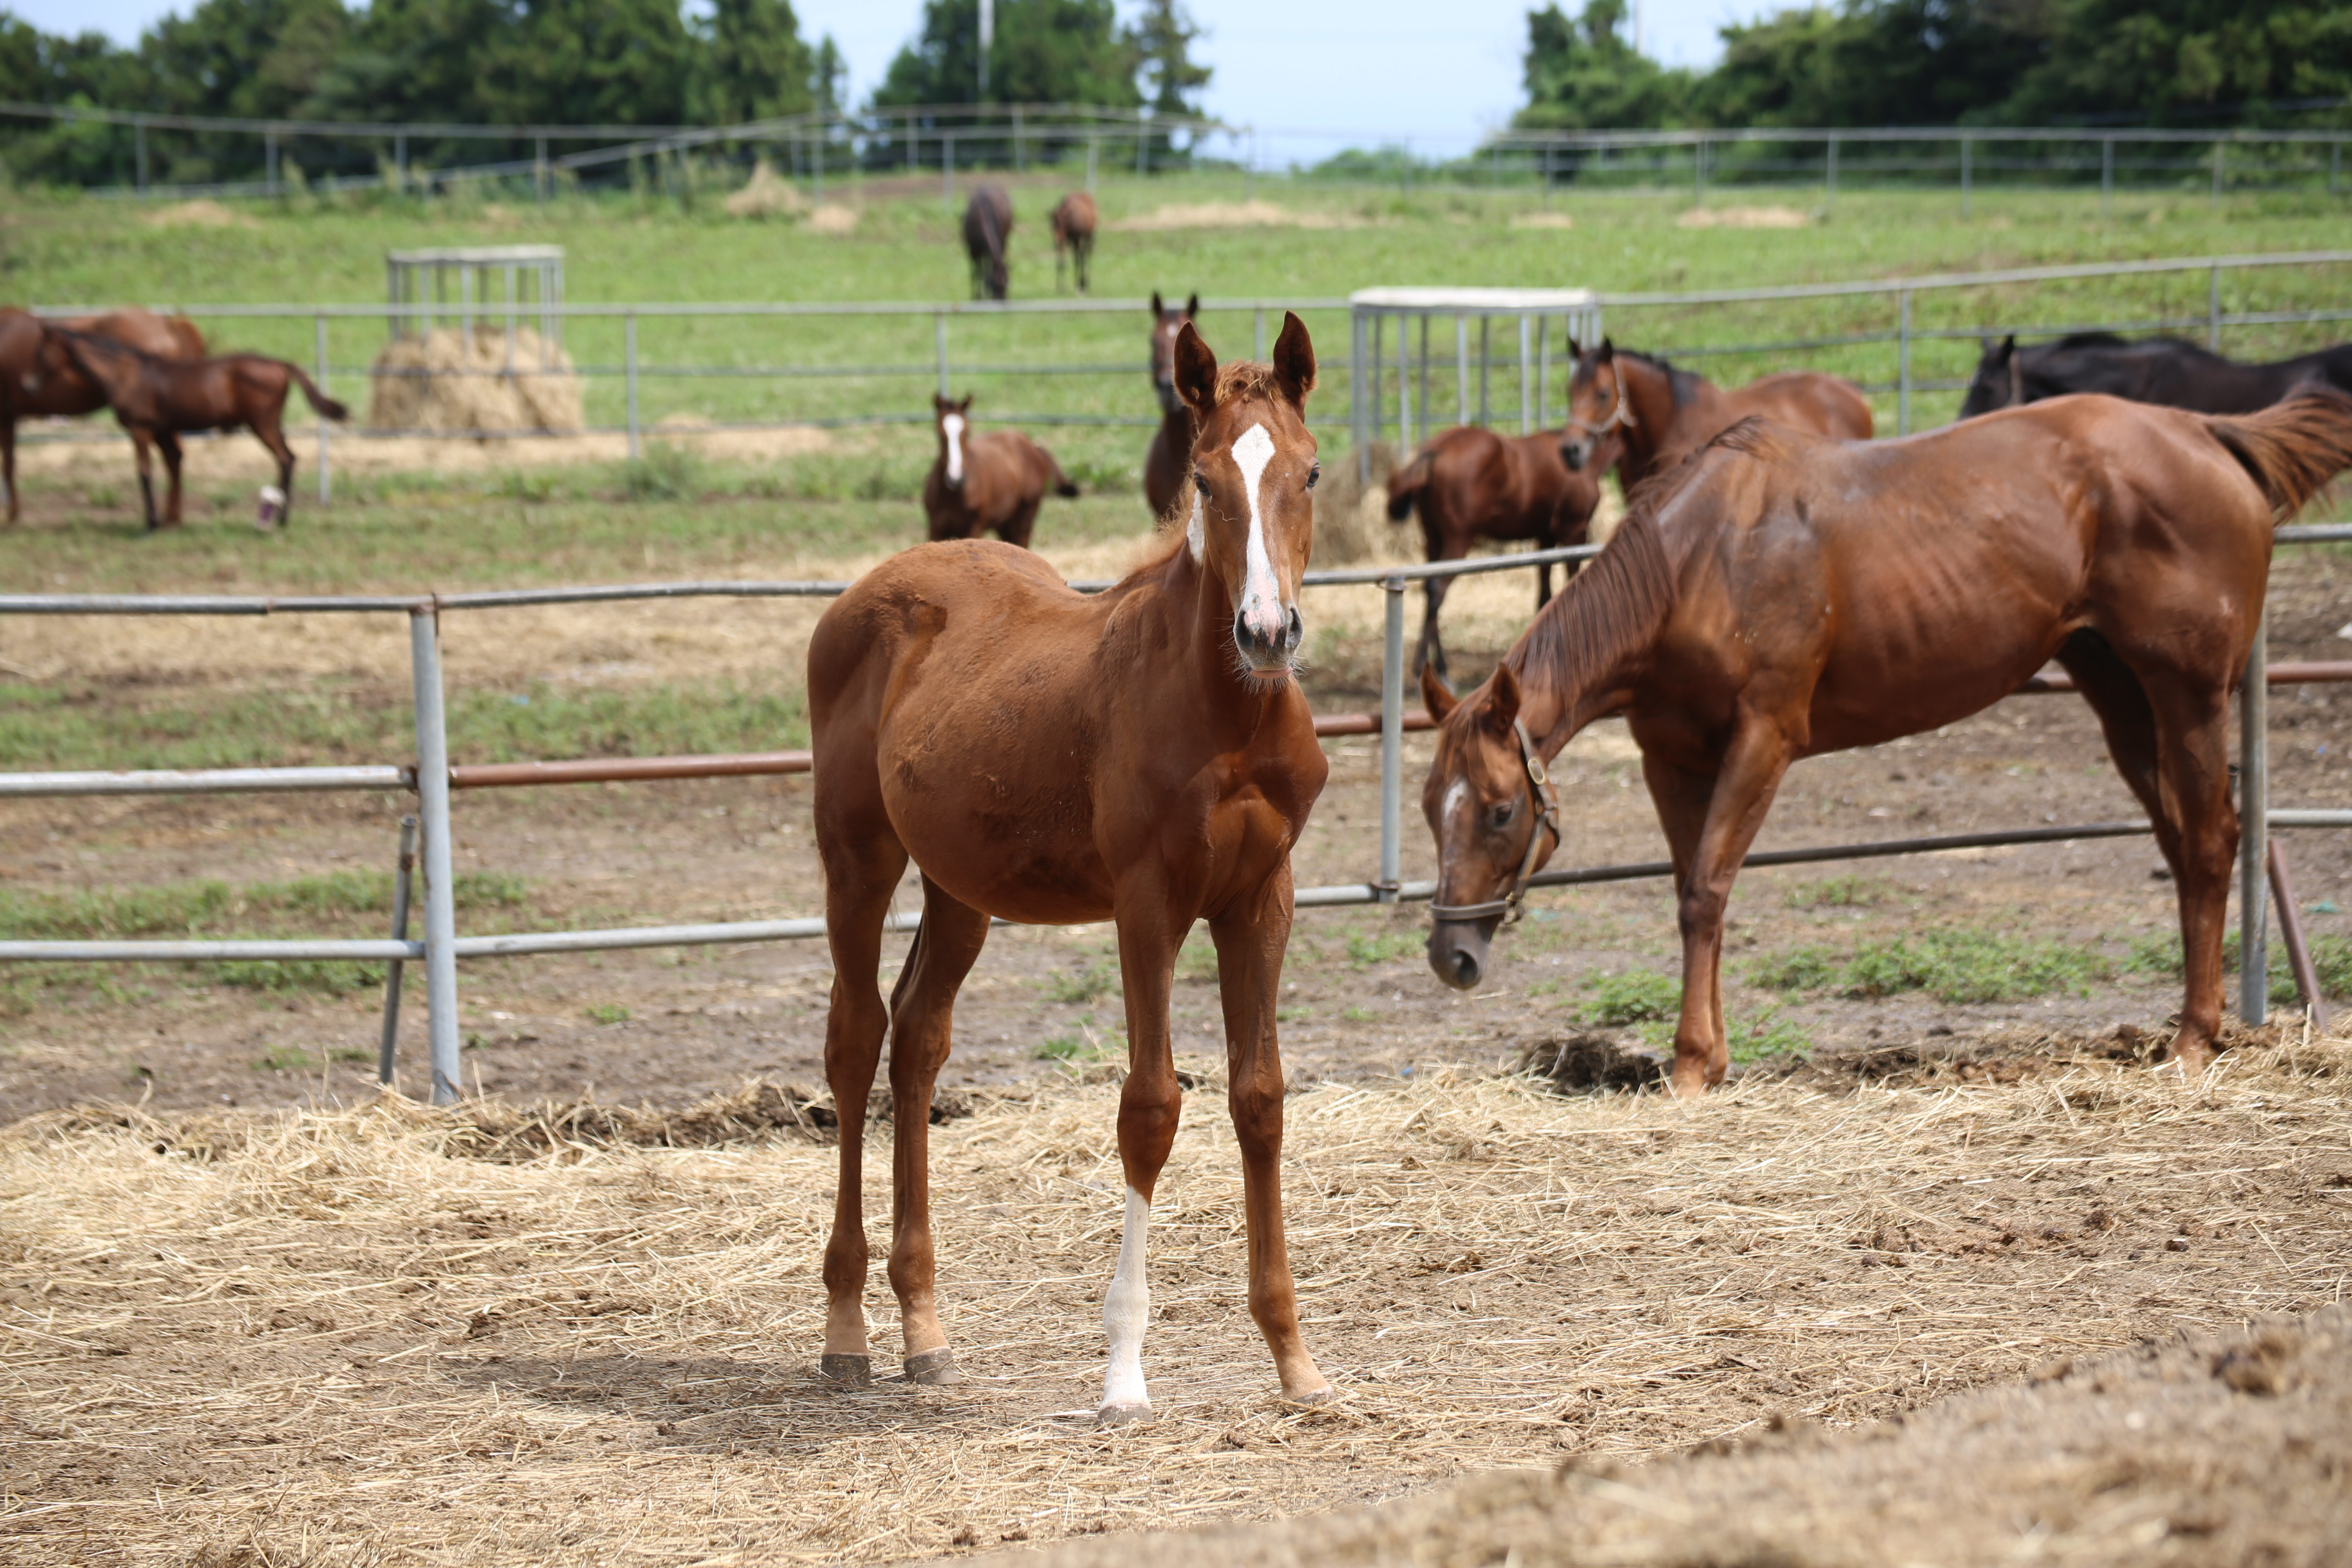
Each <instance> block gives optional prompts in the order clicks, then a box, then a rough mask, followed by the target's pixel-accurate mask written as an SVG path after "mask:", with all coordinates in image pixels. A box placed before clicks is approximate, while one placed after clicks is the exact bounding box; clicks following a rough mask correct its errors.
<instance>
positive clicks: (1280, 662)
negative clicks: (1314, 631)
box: [1234, 605, 1307, 675]
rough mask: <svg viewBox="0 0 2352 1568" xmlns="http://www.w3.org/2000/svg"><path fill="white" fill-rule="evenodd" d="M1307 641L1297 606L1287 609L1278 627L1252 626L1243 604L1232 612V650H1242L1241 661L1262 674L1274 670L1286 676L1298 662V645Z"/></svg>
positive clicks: (1304, 624)
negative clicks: (1234, 648) (1233, 648)
mask: <svg viewBox="0 0 2352 1568" xmlns="http://www.w3.org/2000/svg"><path fill="white" fill-rule="evenodd" d="M1306 640H1307V623H1306V622H1304V621H1302V620H1300V619H1299V618H1298V606H1297V605H1289V606H1287V607H1286V609H1285V610H1284V612H1283V616H1282V619H1281V621H1280V623H1279V624H1278V625H1277V626H1272V627H1267V626H1253V625H1252V624H1251V621H1250V613H1249V609H1248V607H1247V606H1246V605H1244V607H1243V608H1241V609H1239V610H1236V611H1234V647H1236V648H1238V649H1240V650H1241V656H1242V661H1243V662H1244V664H1247V665H1248V666H1249V667H1250V668H1252V669H1254V670H1256V671H1258V672H1260V673H1261V674H1266V675H1271V674H1274V673H1275V672H1276V671H1282V672H1284V673H1287V672H1288V671H1289V669H1290V667H1291V666H1292V665H1293V664H1295V663H1296V662H1297V658H1298V645H1299V644H1300V643H1302V642H1304V641H1306Z"/></svg>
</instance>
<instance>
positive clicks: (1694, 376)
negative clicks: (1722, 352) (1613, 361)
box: [1616, 349, 1705, 408]
mask: <svg viewBox="0 0 2352 1568" xmlns="http://www.w3.org/2000/svg"><path fill="white" fill-rule="evenodd" d="M1616 353H1617V357H1618V358H1619V359H1631V360H1639V361H1641V362H1642V363H1643V364H1645V365H1648V366H1649V367H1650V368H1651V369H1652V370H1654V371H1656V372H1657V373H1658V374H1660V375H1663V376H1664V377H1665V378H1666V390H1667V391H1668V392H1669V393H1670V394H1672V395H1673V396H1674V400H1675V407H1677V408H1688V407H1689V406H1690V405H1692V404H1694V403H1696V402H1697V401H1698V388H1699V383H1700V382H1701V381H1702V380H1704V379H1705V378H1704V377H1702V376H1701V375H1700V374H1698V373H1697V372H1696V371H1694V370H1685V369H1683V368H1682V367H1681V366H1680V365H1678V364H1676V363H1674V361H1672V360H1670V359H1668V358H1666V357H1665V356H1664V354H1653V353H1643V352H1642V351H1641V350H1640V349H1619V350H1617V351H1616Z"/></svg>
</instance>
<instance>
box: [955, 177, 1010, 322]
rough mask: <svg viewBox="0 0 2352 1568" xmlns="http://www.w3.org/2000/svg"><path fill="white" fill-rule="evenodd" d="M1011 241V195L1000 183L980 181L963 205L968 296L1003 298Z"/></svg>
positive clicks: (1007, 278)
mask: <svg viewBox="0 0 2352 1568" xmlns="http://www.w3.org/2000/svg"><path fill="white" fill-rule="evenodd" d="M1012 241H1013V198H1012V197H1011V196H1008V195H1005V194H1004V187H1003V185H982V186H980V187H979V188H978V189H976V190H974V191H973V192H972V193H971V200H970V201H968V202H966V203H964V205H963V248H964V254H965V255H966V256H969V257H970V258H971V297H972V298H973V299H975V300H982V299H986V300H1002V299H1003V298H1004V296H1005V291H1006V290H1007V289H1010V288H1011V287H1012V286H1013V269H1012V267H1011V265H1010V264H1009V263H1008V262H1007V261H1006V260H1005V247H1007V246H1009V245H1010V244H1011V243H1012Z"/></svg>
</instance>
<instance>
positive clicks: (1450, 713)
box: [1422, 391, 2352, 1095]
mask: <svg viewBox="0 0 2352 1568" xmlns="http://www.w3.org/2000/svg"><path fill="white" fill-rule="evenodd" d="M2347 464H2352V399H2347V397H2345V396H2344V395H2342V394H2339V393H2336V392H2333V391H2328V392H2318V393H2313V394H2310V395H2305V396H2301V397H2297V398H2294V399H2292V400H2289V401H2287V402H2284V403H2282V404H2280V405H2277V406H2276V407H2274V408H2271V409H2268V410H2265V411H2264V412H2263V413H2259V414H2251V415H2243V416H2220V415H2198V414H2189V413H2183V412H2180V411H2178V410H2173V409H2167V408H2157V407H2152V406H2149V405H2144V404H2135V403H2126V402H2124V401H2122V400H2120V399H2117V398H2112V397H2101V396H2085V397H2063V398H2058V399H2054V400H2053V401H2050V402H2047V403H2037V404H2033V405H2030V406H2028V407H2025V408H2021V409H2013V410H2011V411H2008V412H2005V413H2000V414H1989V415H1986V416H1983V417H1981V418H1978V419H1971V420H1968V421H1965V422H1963V423H1961V424H1958V425H1953V426H1947V427H1946V428H1944V429H1942V430H1938V431H1936V432H1933V433H1932V434H1929V435H1925V436H1914V437H1909V438H1907V439H1905V440H1900V441H1884V442H1869V443H1865V442H1840V441H1831V440H1826V439H1823V438H1822V437H1818V436H1813V435H1810V434H1807V433H1806V432H1803V431H1799V430H1792V429H1790V428H1788V427H1787V426H1778V425H1771V424H1767V423H1765V422H1763V421H1761V420H1748V421H1742V422H1741V423H1740V424H1739V425H1737V426H1734V427H1733V428H1732V429H1731V430H1729V431H1727V432H1726V433H1725V434H1724V435H1722V436H1720V437H1717V438H1716V439H1715V440H1714V441H1713V442H1711V443H1710V444H1709V445H1708V446H1707V447H1706V448H1705V449H1703V450H1702V451H1701V452H1699V453H1698V454H1697V455H1696V456H1695V457H1694V458H1692V459H1691V460H1690V461H1688V462H1687V463H1685V465H1683V466H1682V467H1681V468H1678V469H1676V470H1675V472H1673V473H1672V474H1670V475H1668V476H1667V477H1666V478H1665V479H1663V480H1661V481H1660V482H1659V483H1658V484H1657V485H1655V486H1654V487H1652V488H1651V489H1649V490H1647V491H1645V492H1643V494H1642V495H1641V496H1639V497H1638V498H1637V499H1636V500H1635V502H1634V506H1633V512H1632V514H1631V515H1630V516H1629V517H1628V518H1627V520H1626V521H1625V522H1624V524H1623V525H1622V526H1621V527H1620V528H1619V529H1618V531H1617V532H1616V535H1615V536H1614V537H1613V538H1612V539H1611V541H1610V542H1609V547H1608V548H1607V549H1606V550H1604V551H1602V552H1601V554H1600V556H1599V557H1598V558H1596V559H1595V560H1594V561H1593V563H1591V567H1590V568H1588V569H1587V570H1586V571H1584V572H1583V573H1581V574H1579V575H1578V576H1577V578H1576V579H1575V580H1574V581H1573V582H1571V583H1570V584H1569V585H1568V587H1567V588H1566V589H1565V590H1564V591H1563V592H1562V593H1561V594H1560V596H1559V598H1557V599H1555V600H1553V601H1552V603H1551V605H1550V606H1549V608H1548V609H1546V610H1545V611H1544V613H1543V614H1542V615H1540V616H1538V617H1537V618H1536V621H1535V624H1534V625H1533V626H1530V627H1529V628H1528V632H1527V635H1526V636H1524V637H1521V638H1520V639H1519V641H1518V643H1517V646H1516V647H1513V648H1512V649H1511V652H1510V654H1509V656H1508V657H1507V658H1506V659H1505V660H1504V662H1503V664H1502V665H1501V667H1500V668H1497V669H1496V672H1495V674H1494V676H1493V677H1492V678H1491V679H1489V680H1488V681H1487V682H1486V685H1485V686H1483V687H1481V688H1480V689H1478V690H1476V691H1475V692H1474V693H1472V694H1471V695H1470V696H1469V697H1467V698H1465V699H1463V700H1462V701H1461V702H1460V704H1459V705H1458V706H1457V705H1456V704H1455V702H1454V699H1453V698H1452V697H1451V696H1450V695H1449V694H1448V693H1447V691H1446V689H1445V688H1444V686H1442V685H1440V684H1439V683H1438V682H1437V681H1436V680H1435V679H1433V677H1432V676H1431V675H1430V674H1429V673H1427V672H1424V673H1423V678H1422V689H1423V696H1424V697H1425V698H1426V699H1427V700H1428V703H1429V710H1430V712H1431V713H1432V714H1433V715H1434V716H1437V717H1438V718H1440V720H1441V721H1442V724H1441V731H1440V734H1439V736H1438V742H1437V755H1436V758H1435V761H1434V762H1433V763H1432V765H1431V768H1430V772H1429V780H1428V783H1427V784H1426V786H1425V787H1424V788H1423V793H1422V810H1423V814H1424V815H1425V816H1427V818H1428V820H1429V826H1430V831H1431V832H1432V833H1433V835H1434V836H1435V837H1436V839H1437V848H1438V856H1439V860H1440V869H1439V872H1438V885H1437V900H1436V903H1435V905H1434V906H1433V908H1432V910H1431V911H1430V912H1431V915H1432V917H1433V924H1432V928H1431V932H1430V939H1429V959H1430V963H1431V966H1432V967H1433V968H1434V969H1435V970H1436V971H1437V973H1438V976H1439V978H1441V979H1443V980H1444V982H1445V983H1446V984H1449V985H1454V986H1459V987H1465V988H1466V987H1468V986H1472V985H1475V984H1477V983H1478V981H1479V979H1480V977H1481V975H1482V974H1483V973H1485V971H1486V959H1487V948H1488V944H1489V942H1491V941H1492V940H1493V937H1494V934H1495V931H1496V927H1497V926H1498V924H1499V923H1500V922H1501V921H1502V920H1503V918H1504V917H1505V916H1507V915H1508V914H1510V913H1512V912H1514V911H1515V910H1516V909H1517V904H1518V900H1519V899H1520V897H1521V896H1522V895H1523V894H1524V893H1525V892H1526V889H1527V887H1528V879H1529V877H1530V876H1531V875H1532V874H1533V873H1534V871H1535V869H1536V868H1538V867H1539V866H1541V865H1542V863H1543V862H1544V860H1545V859H1547V858H1549V856H1550V855H1551V854H1552V853H1553V851H1554V850H1555V849H1557V848H1558V847H1559V844H1560V842H1561V836H1562V830H1561V826H1560V823H1559V814H1558V801H1557V799H1556V797H1554V796H1553V795H1552V794H1551V789H1550V785H1549V783H1548V782H1546V776H1545V773H1544V772H1543V768H1542V763H1543V761H1545V760H1548V759H1549V758H1551V757H1554V756H1556V755H1558V754H1559V750H1560V748H1561V747H1562V746H1565V745H1566V744H1568V742H1569V740H1570V737H1572V736H1573V735H1575V734H1576V732H1577V731H1580V730H1581V729H1583V728H1584V727H1585V726H1586V725H1587V724H1590V723H1591V722H1592V721H1594V720H1595V719H1600V718H1604V717H1606V716H1608V715H1610V714H1613V713H1622V714H1624V715H1625V716H1626V718H1627V720H1628V721H1629V722H1630V724H1631V727H1632V730H1633V739H1634V741H1635V742H1636V743H1638V744H1639V745H1640V746H1641V748H1642V774H1643V780H1644V781H1645V782H1646V783H1647V784H1648V785H1649V789H1650V798H1651V800H1652V801H1653V802H1654V804H1655V805H1656V807H1657V812H1658V824H1659V826H1661V827H1663V828H1664V830H1665V836H1666V842H1667V844H1668V846H1669V847H1670V848H1671V849H1672V851H1673V856H1674V868H1675V889H1676V894H1677V898H1678V900H1679V907H1678V918H1679V921H1680V923H1681V928H1682V940H1683V991H1682V1014H1681V1017H1680V1020H1679V1022H1678V1023H1677V1025H1676V1026H1675V1067H1674V1088H1675V1092H1676V1093H1678V1094H1685V1095H1687V1094H1696V1093H1698V1092H1700V1091H1701V1090H1702V1089H1705V1088H1706V1086H1707V1085H1709V1084H1714V1083H1719V1082H1721V1081H1722V1080H1723V1077H1724V1073H1725V1071H1726V1069H1727V1066H1728V1063H1729V1056H1728V1051H1727V1037H1726V1035H1725V1032H1724V1023H1723V995H1722V991H1721V987H1720V981H1719V969H1720V965H1721V960H1722V944H1723V920H1724V910H1725V906H1726V903H1727V900H1729V898H1730V894H1731V885H1732V880H1733V879H1734V878H1736V877H1737V876H1738V874H1739V868H1740V866H1741V864H1742V863H1743V862H1744V861H1745V859H1746V858H1747V856H1748V846H1749V845H1750V844H1751V843H1753V842H1754V841H1755V837H1756V834H1757V830H1758V829H1759V827H1761V826H1763V823H1764V816H1765V814H1766V812H1767V811H1769V809H1770V807H1771V805H1772V797H1773V795H1774V793H1775V792H1776V791H1777V790H1778V789H1779V788H1780V779H1781V776H1782V775H1783V774H1784V773H1787V771H1788V768H1789V764H1790V763H1792V762H1794V761H1796V760H1797V759H1798V758H1800V757H1812V756H1820V755H1822V753H1824V752H1842V751H1846V750H1850V749H1852V748H1853V747H1856V746H1874V745H1878V744H1881V743H1883V742H1887V741H1891V740H1895V739H1896V738H1897V737H1899V736H1904V735H1915V734H1917V733H1919V732H1920V731H1925V730H1932V729H1935V728H1937V726H1939V725H1944V724H1950V723H1953V722H1956V721H1958V720H1961V719H1965V718H1967V717H1968V716H1969V714H1972V713H1975V712H1978V711H1980V710H1983V709H1985V708H1989V707H1990V706H1991V705H1992V704H1993V703H1995V702H1998V701H2000V700H2001V699H2002V698H2004V697H2006V696H2008V695H2009V694H2011V692H2013V691H2015V690H2016V689H2018V688H2019V687H2020V686H2021V685H2022V684H2023V683H2024V681H2025V679H2026V678H2027V677H2029V676H2031V675H2032V673H2033V672H2034V671H2035V670H2037V669H2039V668H2042V665H2043V664H2044V663H2045V662H2046V661H2048V660H2049V659H2052V658H2055V659H2057V660H2058V662H2059V663H2060V664H2061V665H2063V666H2064V667H2065V668H2066V669H2067V671H2068V672H2069V673H2070V674H2072V675H2073V676H2074V683H2075V686H2076V689H2079V690H2080V691H2081V692H2082V693H2083V695H2084V699H2085V700H2088V701H2089V703H2090V704H2091V708H2092V710H2093V711H2094V712H2095V713H2096V714H2097V715H2098V717H2099V723H2100V725H2101V727H2102V729H2103V730H2104V731H2105V734H2106V741H2107V751H2108V754H2109V755H2110V756H2111V757H2112V758H2113V760H2114V762H2115V764H2116V770H2117V771H2118V772H2119V773H2122V774H2123V778H2124V782H2125V784H2127V785H2128V786H2129V787H2130V789H2131V792H2132V794H2133V795H2136V796H2137V798H2138V800H2139V803H2140V805H2142V806H2143V807H2145V808H2146V810H2147V814H2148V817H2149V819H2150V820H2151V821H2152V822H2153V823H2154V825H2155V829H2156V841H2157V846H2158V848H2159V849H2160V850H2162V852H2163V854H2164V858H2165V862H2166V864H2167V865H2168V866H2169V867H2170V868H2172V875H2173V879H2174V885H2175V887H2176V888H2177V889H2178V891H2179V901H2180V934H2181V942H2182V952H2183V954H2184V966H2183V972H2184V976H2185V982H2186V985H2185V999H2184V1001H2183V1004H2182V1006H2181V1010H2180V1029H2179V1035H2178V1036H2177V1037H2175V1039H2174V1041H2173V1045H2172V1050H2173V1055H2174V1058H2176V1059H2177V1060H2178V1061H2179V1064H2180V1066H2181V1068H2183V1069H2184V1070H2187V1071H2190V1072H2194V1071H2197V1070H2200V1069H2201V1068H2203V1067H2204V1066H2205V1064H2206V1063H2207V1062H2208V1061H2209V1060H2210V1058H2211V1056H2212V1051H2213V1041H2214V1037H2215V1034H2216V1032H2217V1030H2218V1029H2219V1028H2220V1026H2221V930H2222V917H2223V913H2224V906H2225V905H2226V903H2227V901H2228V898H2229V887H2230V868H2231V858H2232V857H2234V856H2235V854H2236V852H2237V846H2238V816H2237V812H2236V811H2235V809H2234V808H2233V807H2232V806H2231V802H2230V735H2229V728H2230V727H2229V722H2228V720H2229V713H2230V689H2231V687H2233V686H2235V685H2236V684H2237V683H2238V680H2239V678H2240V676H2241V674H2242V672H2243V670H2244V669H2245V667H2246V656H2247V652H2248V650H2249V648H2250V647H2252V643H2253V638H2254V634H2255V629H2256V627H2257V626H2258V625H2259V624H2260V622H2261V620H2262V614H2263V588H2264V584H2265V582H2266V579H2267V576H2268V573H2269V570H2270V557H2271V535H2272V531H2273V527H2274V526H2275V524H2276V522H2277V521H2278V520H2279V519H2281V518H2283V517H2285V516H2290V515H2292V514H2293V513H2294V511H2295V510H2297V509H2298V508H2300V507H2301V506H2302V505H2303V503H2304V502H2305V501H2306V500H2309V499H2310V498H2311V496H2312V494H2313V492H2314V491H2315V490H2317V489H2319V487H2320V486H2322V485H2324V484H2326V482H2327V481H2328V479H2330V478H2332V477H2333V476H2334V475H2335V474H2336V473H2337V472H2339V471H2340V470H2342V469H2343V468H2345V467H2346V466H2347Z"/></svg>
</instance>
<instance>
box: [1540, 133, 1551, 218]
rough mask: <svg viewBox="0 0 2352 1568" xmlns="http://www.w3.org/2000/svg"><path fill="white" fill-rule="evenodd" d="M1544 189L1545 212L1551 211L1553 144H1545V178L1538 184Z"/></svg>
mask: <svg viewBox="0 0 2352 1568" xmlns="http://www.w3.org/2000/svg"><path fill="white" fill-rule="evenodd" d="M1537 183H1538V184H1540V185H1541V186H1542V188H1543V210H1544V211H1546V212H1549V211H1551V143H1550V142H1545V143H1544V144H1543V176H1542V178H1541V179H1540V180H1538V182H1537Z"/></svg>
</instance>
